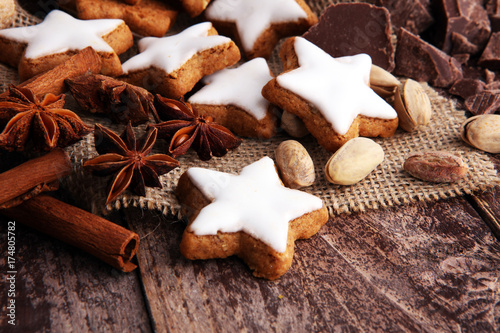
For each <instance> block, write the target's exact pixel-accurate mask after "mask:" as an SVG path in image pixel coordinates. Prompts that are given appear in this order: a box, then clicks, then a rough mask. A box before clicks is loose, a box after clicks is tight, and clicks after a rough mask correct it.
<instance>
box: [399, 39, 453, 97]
mask: <svg viewBox="0 0 500 333" xmlns="http://www.w3.org/2000/svg"><path fill="white" fill-rule="evenodd" d="M395 60H396V68H395V70H394V73H395V74H396V75H401V76H406V77H409V78H412V79H414V80H416V81H424V82H429V83H430V84H431V85H433V86H435V87H442V88H445V87H449V86H451V85H452V84H453V83H454V82H455V81H456V80H458V79H460V78H462V69H461V66H460V64H459V63H458V61H457V60H455V59H454V58H452V57H450V56H449V55H447V54H446V53H444V52H443V51H441V50H440V49H438V48H437V47H435V46H433V45H431V44H429V43H427V42H426V41H424V40H422V39H421V38H420V37H419V36H416V35H414V34H412V33H411V32H409V31H408V30H406V29H400V30H399V34H398V46H397V48H396V57H395Z"/></svg>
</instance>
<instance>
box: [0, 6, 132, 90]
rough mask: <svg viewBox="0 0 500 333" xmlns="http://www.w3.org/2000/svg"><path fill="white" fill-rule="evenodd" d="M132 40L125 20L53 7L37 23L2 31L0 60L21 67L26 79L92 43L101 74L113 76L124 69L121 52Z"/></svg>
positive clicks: (20, 70)
mask: <svg viewBox="0 0 500 333" xmlns="http://www.w3.org/2000/svg"><path fill="white" fill-rule="evenodd" d="M133 43H134V41H133V37H132V32H131V31H130V29H129V27H128V26H127V25H126V24H125V22H123V20H116V19H102V20H90V21H84V20H78V19H76V18H74V17H72V16H71V15H69V14H67V13H65V12H63V11H60V10H53V11H51V12H49V13H48V14H47V16H46V17H45V19H44V20H43V21H42V22H41V23H39V24H37V25H32V26H27V27H16V28H10V29H4V30H0V62H3V63H6V64H8V65H10V66H13V67H18V71H19V76H20V79H21V81H24V80H26V79H28V78H30V77H32V76H35V75H37V74H39V73H43V72H45V71H47V70H49V69H52V68H54V67H56V66H57V65H59V64H61V63H63V62H64V61H65V60H67V59H69V58H70V57H71V56H73V55H75V54H76V53H78V52H79V51H80V50H83V49H84V48H86V47H88V46H91V47H92V48H93V49H94V50H95V51H96V52H97V53H98V54H99V56H100V58H101V62H102V68H101V73H103V74H105V75H110V76H113V75H119V74H121V72H122V68H121V62H120V59H119V58H118V55H119V54H121V53H123V52H125V51H126V50H127V49H129V48H130V47H131V46H132V45H133Z"/></svg>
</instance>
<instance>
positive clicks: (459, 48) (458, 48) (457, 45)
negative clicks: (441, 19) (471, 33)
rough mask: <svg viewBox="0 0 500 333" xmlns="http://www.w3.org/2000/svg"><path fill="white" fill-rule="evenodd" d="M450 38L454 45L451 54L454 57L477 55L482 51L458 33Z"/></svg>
mask: <svg viewBox="0 0 500 333" xmlns="http://www.w3.org/2000/svg"><path fill="white" fill-rule="evenodd" d="M450 38H451V43H452V45H453V46H452V49H451V51H450V54H452V55H455V54H476V53H478V52H479V51H480V49H479V46H477V45H476V44H472V43H471V42H469V40H468V39H467V37H465V36H464V35H461V34H459V33H457V32H452V33H451V36H450Z"/></svg>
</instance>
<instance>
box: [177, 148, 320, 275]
mask: <svg viewBox="0 0 500 333" xmlns="http://www.w3.org/2000/svg"><path fill="white" fill-rule="evenodd" d="M176 194H177V196H178V198H179V201H180V202H181V204H182V206H183V209H184V211H185V212H190V213H191V214H190V215H189V216H188V226H187V227H186V229H185V231H184V233H183V236H182V241H181V244H180V249H181V253H182V254H183V255H184V256H185V257H186V258H188V259H191V260H195V259H213V258H226V257H229V256H232V255H236V256H238V257H240V258H242V259H243V261H245V263H246V264H247V265H248V266H249V267H250V269H252V270H253V274H254V275H255V276H257V277H263V278H266V279H269V280H274V279H277V278H279V277H280V276H282V275H283V274H285V273H286V272H287V270H288V269H289V268H290V266H291V264H292V260H293V253H294V243H295V240H297V239H306V238H310V237H312V236H313V235H314V234H316V233H317V232H318V231H319V229H320V228H321V227H322V226H323V225H324V224H325V223H326V222H327V221H328V209H327V208H326V206H325V205H324V204H323V202H322V200H321V199H320V198H317V197H315V196H313V195H312V194H309V193H306V192H302V191H299V190H292V189H289V188H286V187H284V186H283V185H282V183H281V180H280V178H279V176H278V174H277V172H276V168H275V165H274V162H273V160H272V159H271V158H269V157H264V158H262V159H260V160H258V161H256V162H254V163H252V164H250V165H247V166H246V167H244V168H243V169H242V170H241V172H240V174H239V175H232V174H227V173H223V172H219V171H215V170H209V169H203V168H190V169H188V171H186V172H185V173H184V174H183V175H182V176H181V177H180V179H179V183H178V186H177V189H176Z"/></svg>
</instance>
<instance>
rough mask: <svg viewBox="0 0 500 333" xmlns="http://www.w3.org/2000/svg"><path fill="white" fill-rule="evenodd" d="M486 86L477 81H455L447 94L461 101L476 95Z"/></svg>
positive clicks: (465, 79)
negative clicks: (458, 97) (459, 98)
mask: <svg viewBox="0 0 500 333" xmlns="http://www.w3.org/2000/svg"><path fill="white" fill-rule="evenodd" d="M485 86H486V84H485V83H484V82H483V81H481V80H478V79H472V78H463V79H459V80H457V81H455V83H454V84H453V85H452V86H451V88H450V89H449V90H448V92H449V93H450V94H452V95H456V96H460V97H462V98H463V99H466V98H468V97H469V96H472V95H476V94H478V93H480V92H481V91H483V90H484V88H485Z"/></svg>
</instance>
